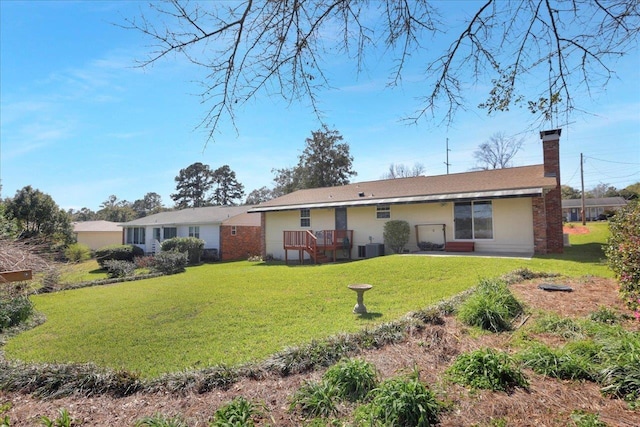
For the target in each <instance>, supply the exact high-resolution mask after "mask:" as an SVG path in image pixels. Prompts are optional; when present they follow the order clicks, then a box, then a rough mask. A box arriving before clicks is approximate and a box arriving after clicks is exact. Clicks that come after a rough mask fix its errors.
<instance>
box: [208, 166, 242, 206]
mask: <svg viewBox="0 0 640 427" xmlns="http://www.w3.org/2000/svg"><path fill="white" fill-rule="evenodd" d="M212 176H213V185H214V186H215V189H214V190H213V197H212V201H213V203H214V204H215V205H220V206H234V205H236V204H237V202H238V201H239V200H240V199H242V198H243V197H244V186H243V185H242V184H240V183H239V182H238V180H237V179H236V173H235V172H234V171H232V170H231V168H230V167H229V165H224V166H221V167H219V168H218V169H216V170H215V171H214V172H213V175H212Z"/></svg>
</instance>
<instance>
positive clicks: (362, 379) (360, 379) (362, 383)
mask: <svg viewBox="0 0 640 427" xmlns="http://www.w3.org/2000/svg"><path fill="white" fill-rule="evenodd" d="M323 378H324V380H325V381H327V383H329V384H330V385H331V386H333V387H334V389H335V391H336V395H337V396H338V397H340V398H342V399H346V400H348V401H350V402H357V401H360V400H363V399H364V398H365V396H366V395H367V394H368V393H369V392H370V391H371V390H373V389H374V388H376V386H377V385H378V377H377V373H376V368H375V366H374V365H373V364H371V363H369V362H366V361H364V360H358V359H349V360H344V361H342V362H339V363H337V364H335V365H333V366H332V367H330V368H329V369H328V370H327V372H325V374H324V376H323Z"/></svg>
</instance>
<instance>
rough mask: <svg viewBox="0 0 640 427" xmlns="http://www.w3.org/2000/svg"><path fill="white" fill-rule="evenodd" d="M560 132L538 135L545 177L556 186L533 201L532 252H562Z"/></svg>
mask: <svg viewBox="0 0 640 427" xmlns="http://www.w3.org/2000/svg"><path fill="white" fill-rule="evenodd" d="M561 132H562V129H554V130H546V131H542V132H540V139H542V150H543V158H544V176H546V177H554V178H555V179H556V186H555V188H553V189H550V190H547V191H546V192H545V193H544V195H543V196H542V197H540V198H536V199H537V200H534V201H533V224H534V225H533V229H534V231H533V234H534V245H535V252H536V253H540V254H547V253H562V252H563V250H564V239H563V236H562V192H561V190H560V133H561Z"/></svg>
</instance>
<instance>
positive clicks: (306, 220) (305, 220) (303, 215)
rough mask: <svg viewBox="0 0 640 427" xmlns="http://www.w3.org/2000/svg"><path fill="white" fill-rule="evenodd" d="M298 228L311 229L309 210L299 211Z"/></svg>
mask: <svg viewBox="0 0 640 427" xmlns="http://www.w3.org/2000/svg"><path fill="white" fill-rule="evenodd" d="M300 227H311V210H309V209H300Z"/></svg>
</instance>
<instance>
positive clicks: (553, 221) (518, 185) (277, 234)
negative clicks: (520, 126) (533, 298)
mask: <svg viewBox="0 0 640 427" xmlns="http://www.w3.org/2000/svg"><path fill="white" fill-rule="evenodd" d="M560 133H561V130H560V129H558V130H552V131H545V132H541V133H540V138H541V140H542V148H543V155H544V163H543V164H541V165H532V166H522V167H514V168H505V169H495V170H485V171H475V172H466V173H458V174H450V175H440V176H427V177H425V176H419V177H412V178H400V179H388V180H379V181H369V182H361V183H354V184H348V185H343V186H338V187H326V188H314V189H306V190H299V191H296V192H293V193H290V194H287V195H284V196H282V197H279V198H277V199H273V200H270V201H267V202H264V203H262V204H260V205H259V206H257V207H255V208H253V209H252V210H251V211H250V212H259V213H261V215H262V233H263V248H262V251H263V256H267V255H272V256H274V257H276V258H281V259H288V255H289V251H292V250H293V251H294V254H296V253H297V256H298V257H299V258H300V260H302V258H311V259H314V260H316V261H318V259H320V260H325V259H336V256H338V257H349V258H358V257H367V256H369V255H370V254H372V253H373V254H377V255H380V254H384V253H385V252H386V253H388V252H389V248H385V247H384V240H383V231H384V224H385V223H386V222H387V221H389V220H404V221H407V222H408V223H409V224H410V226H411V230H412V233H411V238H410V240H409V243H408V245H407V249H408V250H411V251H417V250H419V249H420V247H421V246H424V245H423V244H424V243H432V244H434V245H444V247H446V248H448V249H449V250H474V251H481V252H498V253H499V252H503V253H506V252H509V253H514V252H515V253H522V254H532V253H536V254H547V253H560V252H562V251H563V235H562V205H561V192H560V152H559V143H560ZM327 236H328V237H327ZM345 238H346V239H345Z"/></svg>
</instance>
